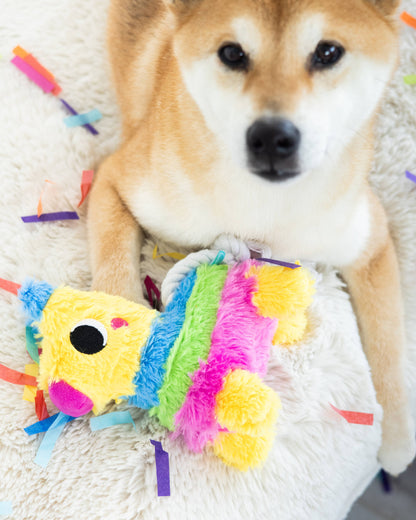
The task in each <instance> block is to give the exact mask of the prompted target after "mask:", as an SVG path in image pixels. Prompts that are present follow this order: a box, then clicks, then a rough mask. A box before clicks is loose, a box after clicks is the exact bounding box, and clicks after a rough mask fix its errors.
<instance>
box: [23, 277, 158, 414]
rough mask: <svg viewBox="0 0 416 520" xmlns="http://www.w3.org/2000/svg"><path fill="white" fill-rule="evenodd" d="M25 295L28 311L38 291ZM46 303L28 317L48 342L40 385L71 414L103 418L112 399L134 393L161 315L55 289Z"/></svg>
mask: <svg viewBox="0 0 416 520" xmlns="http://www.w3.org/2000/svg"><path fill="white" fill-rule="evenodd" d="M33 287H36V284H33V283H32V288H33ZM23 292H24V294H25V295H26V299H25V296H24V295H23V296H22V294H21V295H20V297H21V299H22V300H23V302H24V304H25V308H26V311H28V307H30V305H32V307H33V298H30V293H31V292H32V293H33V290H32V291H30V290H29V291H28V290H24V291H23ZM28 295H29V296H28ZM29 300H30V302H29ZM44 300H46V302H45V301H44V302H42V304H41V305H39V306H38V307H40V308H37V310H36V312H35V313H34V312H33V308H32V309H30V310H31V311H32V312H30V311H29V312H28V313H29V315H31V317H32V318H34V320H33V324H34V325H36V326H37V327H38V329H39V333H40V335H41V337H42V343H41V347H42V353H41V356H40V363H39V386H40V388H41V389H44V390H46V389H48V390H49V395H50V397H51V400H52V401H53V402H54V404H55V405H56V406H57V407H58V408H59V409H60V410H61V411H63V412H64V413H66V414H67V415H72V416H80V415H83V414H84V413H87V412H89V411H90V410H91V409H92V410H93V412H94V413H100V412H101V411H102V410H103V408H104V407H105V406H106V404H107V403H109V402H110V401H111V400H113V399H114V400H115V399H119V398H121V397H123V396H128V395H131V394H133V393H134V385H133V377H134V375H135V373H136V371H137V370H138V368H139V362H140V352H141V349H142V348H143V346H144V344H145V342H146V339H147V337H148V336H149V332H150V327H151V322H152V320H153V318H154V317H155V315H156V311H152V310H150V309H147V308H146V307H144V306H143V305H138V304H136V303H133V302H129V301H126V300H124V299H123V298H119V297H117V296H110V295H107V294H104V293H99V292H90V293H88V292H82V291H76V290H74V289H71V288H69V287H59V288H58V289H55V290H53V289H52V291H50V292H49V295H48V298H44ZM28 302H29V304H28ZM45 303H46V304H45ZM36 318H37V319H36Z"/></svg>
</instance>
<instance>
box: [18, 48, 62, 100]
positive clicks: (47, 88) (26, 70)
mask: <svg viewBox="0 0 416 520" xmlns="http://www.w3.org/2000/svg"><path fill="white" fill-rule="evenodd" d="M11 62H12V63H13V65H14V66H15V67H17V68H18V69H19V70H20V71H21V72H23V74H26V76H27V77H28V78H29V79H30V80H31V81H33V82H34V83H36V85H37V86H38V87H40V88H41V89H42V90H43V91H44V92H46V93H48V92H52V90H53V89H54V88H55V84H54V83H52V82H50V81H49V80H47V79H46V78H45V77H44V76H42V74H39V72H38V71H36V70H35V69H33V68H32V67H31V66H30V65H28V64H27V63H26V62H25V60H22V58H20V56H15V57H14V58H13V59H12V60H11Z"/></svg>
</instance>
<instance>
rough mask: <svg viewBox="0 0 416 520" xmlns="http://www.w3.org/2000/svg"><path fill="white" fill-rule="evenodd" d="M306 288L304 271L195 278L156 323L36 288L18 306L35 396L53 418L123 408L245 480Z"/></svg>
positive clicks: (225, 271) (273, 405)
mask: <svg viewBox="0 0 416 520" xmlns="http://www.w3.org/2000/svg"><path fill="white" fill-rule="evenodd" d="M313 285H314V284H313V280H312V277H311V275H310V273H309V272H308V271H307V270H306V269H304V268H302V267H299V268H296V269H289V268H287V267H281V266H276V265H269V264H265V263H264V262H260V261H256V260H246V261H244V262H241V263H236V264H234V265H227V264H223V263H221V264H211V265H210V264H203V265H200V266H199V267H197V268H196V269H192V270H191V271H190V272H189V273H188V274H187V275H186V276H184V277H183V279H182V281H181V282H180V283H179V285H178V287H177V289H176V290H175V292H174V294H173V297H172V298H171V300H170V303H169V304H168V305H167V307H166V310H165V312H163V313H159V312H157V311H155V310H150V309H148V308H147V307H145V306H143V305H139V304H136V303H133V302H130V301H126V300H124V299H122V298H120V297H116V296H109V295H107V294H104V293H99V292H81V291H77V290H74V289H71V288H69V287H65V286H63V287H59V288H57V289H54V288H53V287H52V286H50V285H49V284H47V283H44V282H34V281H32V280H29V281H27V282H25V283H24V284H23V286H22V287H21V289H20V291H19V297H20V299H21V301H22V302H23V305H24V310H25V313H26V315H27V317H28V320H29V323H30V325H32V326H34V327H36V328H37V330H38V332H39V335H40V336H39V337H40V338H41V339H40V343H39V347H40V348H41V355H40V362H39V377H38V385H39V387H40V388H41V389H43V390H48V391H49V396H50V398H51V400H52V402H53V403H54V404H55V405H56V407H57V408H58V409H59V410H61V411H62V412H63V413H65V414H67V415H70V416H73V417H78V416H81V415H84V414H86V413H88V412H90V411H91V410H92V411H93V413H95V414H100V413H101V412H102V411H103V410H104V407H105V406H106V405H107V404H108V403H110V402H111V401H112V400H116V401H118V400H120V399H128V401H129V403H130V404H132V405H135V406H138V407H140V408H145V409H149V410H150V414H151V415H154V416H157V417H158V419H159V421H160V422H161V423H162V424H163V425H164V426H166V427H167V428H168V429H169V430H171V431H173V432H174V436H179V435H182V436H183V438H184V439H185V441H186V444H187V445H188V446H189V448H190V449H191V450H194V451H196V452H199V451H201V450H202V449H203V448H204V447H205V446H206V445H207V444H209V445H212V446H213V448H214V451H215V453H216V454H217V455H218V456H220V457H221V458H222V459H223V460H224V461H225V462H226V463H227V464H229V465H232V466H235V467H237V468H239V469H242V470H245V469H247V468H249V467H253V466H256V465H258V464H260V463H262V462H263V461H264V460H265V458H266V457H267V454H268V452H269V449H270V447H271V445H272V442H273V439H274V435H275V423H276V419H277V415H278V410H279V408H280V401H279V397H278V396H277V394H276V393H275V392H274V391H273V390H272V389H271V388H270V387H268V386H267V385H266V384H265V383H264V382H263V381H262V377H263V376H264V375H265V373H266V370H267V363H268V359H269V352H270V348H271V347H272V345H281V344H290V343H293V342H294V341H296V340H298V339H299V338H300V337H301V336H302V334H303V332H304V330H305V326H306V315H305V310H306V308H307V306H308V305H309V303H310V302H311V297H312V294H313V291H314V288H313Z"/></svg>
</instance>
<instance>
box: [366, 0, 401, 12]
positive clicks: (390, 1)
mask: <svg viewBox="0 0 416 520" xmlns="http://www.w3.org/2000/svg"><path fill="white" fill-rule="evenodd" d="M369 1H370V3H372V4H374V5H375V6H376V7H377V8H378V9H380V11H381V12H382V13H383V14H385V15H391V14H394V13H395V12H396V10H397V9H398V7H399V5H400V3H401V0H369Z"/></svg>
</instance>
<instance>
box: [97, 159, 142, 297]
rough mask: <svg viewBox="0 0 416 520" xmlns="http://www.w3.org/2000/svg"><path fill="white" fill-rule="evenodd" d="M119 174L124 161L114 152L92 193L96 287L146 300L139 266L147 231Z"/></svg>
mask: <svg viewBox="0 0 416 520" xmlns="http://www.w3.org/2000/svg"><path fill="white" fill-rule="evenodd" d="M116 175H120V164H119V162H118V158H117V154H114V155H112V156H110V157H109V158H108V159H107V160H106V161H104V163H103V164H102V165H101V167H100V169H99V171H98V173H97V178H96V181H95V182H94V185H93V188H92V190H91V193H90V198H89V205H88V234H89V246H90V259H91V267H92V274H93V283H92V288H93V289H94V290H99V291H104V292H106V293H109V294H115V295H118V296H123V297H124V298H127V299H129V300H132V301H137V302H141V303H143V291H142V287H141V283H140V270H139V261H140V250H141V247H142V243H143V232H142V230H141V228H140V227H139V225H138V223H137V221H136V220H135V218H134V217H133V215H132V214H131V213H130V211H129V210H128V208H127V207H126V205H125V204H124V203H123V201H122V200H121V198H120V196H119V194H118V192H117V190H116V187H115V185H114V181H113V179H116Z"/></svg>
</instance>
